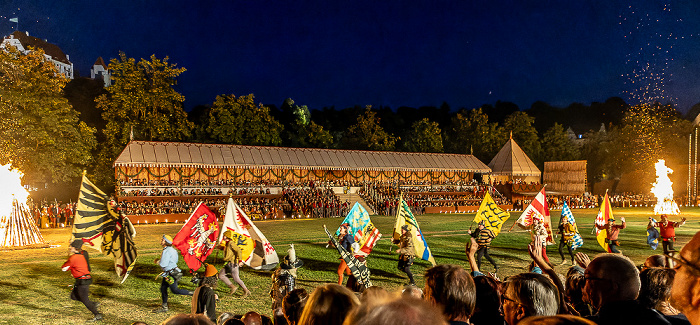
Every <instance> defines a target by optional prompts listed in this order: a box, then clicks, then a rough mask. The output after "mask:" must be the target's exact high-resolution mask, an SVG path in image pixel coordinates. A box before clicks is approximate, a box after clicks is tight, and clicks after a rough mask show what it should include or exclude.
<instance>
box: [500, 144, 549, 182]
mask: <svg viewBox="0 0 700 325" xmlns="http://www.w3.org/2000/svg"><path fill="white" fill-rule="evenodd" d="M489 167H490V168H491V170H492V171H493V174H494V175H511V176H538V177H539V176H540V175H541V174H542V173H541V172H540V170H539V168H537V166H535V163H533V162H532V160H530V158H529V157H528V156H527V155H526V154H525V151H523V149H521V148H520V146H519V145H518V144H517V143H515V141H514V140H513V138H510V140H508V142H506V144H505V145H504V146H503V148H501V151H499V152H498V154H496V157H493V159H491V162H490V163H489Z"/></svg>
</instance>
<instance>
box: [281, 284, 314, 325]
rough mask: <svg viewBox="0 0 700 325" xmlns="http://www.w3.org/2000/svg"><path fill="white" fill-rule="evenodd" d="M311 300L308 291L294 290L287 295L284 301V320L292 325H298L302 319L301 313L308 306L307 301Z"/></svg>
mask: <svg viewBox="0 0 700 325" xmlns="http://www.w3.org/2000/svg"><path fill="white" fill-rule="evenodd" d="M308 298H309V293H308V292H306V289H294V290H292V291H290V292H289V293H287V295H286V296H285V297H284V300H283V301H282V313H284V318H286V319H287V322H288V323H289V324H290V325H296V324H298V323H299V318H301V312H302V311H303V310H304V306H306V300H307V299H308Z"/></svg>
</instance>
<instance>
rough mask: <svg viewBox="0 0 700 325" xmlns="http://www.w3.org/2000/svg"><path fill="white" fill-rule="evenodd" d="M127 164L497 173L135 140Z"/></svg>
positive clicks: (432, 161) (382, 158)
mask: <svg viewBox="0 0 700 325" xmlns="http://www.w3.org/2000/svg"><path fill="white" fill-rule="evenodd" d="M528 161H529V160H528ZM531 163H532V162H531ZM121 166H124V167H199V168H236V167H246V168H261V169H263V168H264V169H268V168H276V169H312V170H315V169H318V170H362V171H458V172H472V173H482V174H483V173H489V172H491V169H489V167H488V166H486V165H485V164H484V163H482V162H481V161H480V160H479V159H477V158H476V157H474V156H472V155H458V154H440V153H414V152H387V151H362V150H335V149H311V148H282V147H256V146H242V145H225V144H204V143H183V142H156V141H131V142H129V143H128V144H127V145H126V148H124V150H123V151H122V153H121V154H120V155H119V157H117V159H116V161H115V162H114V167H121ZM538 172H539V171H538ZM538 175H539V174H538Z"/></svg>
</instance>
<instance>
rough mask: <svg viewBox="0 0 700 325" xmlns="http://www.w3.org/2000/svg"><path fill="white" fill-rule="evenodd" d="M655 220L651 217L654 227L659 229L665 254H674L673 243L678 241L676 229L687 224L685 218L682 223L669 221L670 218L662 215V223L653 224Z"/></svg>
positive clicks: (650, 220)
mask: <svg viewBox="0 0 700 325" xmlns="http://www.w3.org/2000/svg"><path fill="white" fill-rule="evenodd" d="M652 220H653V219H652V218H651V217H649V222H650V224H651V225H652V226H654V227H659V237H661V239H662V245H663V247H664V254H668V253H670V252H673V251H674V250H673V242H674V241H676V228H678V227H680V226H682V225H684V224H685V220H686V219H685V217H683V218H681V221H680V222H671V221H668V216H667V215H665V214H662V215H661V222H656V223H655V222H653V221H652Z"/></svg>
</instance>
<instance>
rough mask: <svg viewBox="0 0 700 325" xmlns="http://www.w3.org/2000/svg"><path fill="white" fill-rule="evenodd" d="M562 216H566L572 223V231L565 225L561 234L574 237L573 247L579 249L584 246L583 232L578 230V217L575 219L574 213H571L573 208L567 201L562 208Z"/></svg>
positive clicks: (572, 240)
mask: <svg viewBox="0 0 700 325" xmlns="http://www.w3.org/2000/svg"><path fill="white" fill-rule="evenodd" d="M561 218H566V221H567V222H568V223H569V224H570V225H571V227H570V231H567V229H566V228H567V227H564V230H563V231H562V234H561V235H562V236H564V237H565V238H566V237H572V239H571V249H577V248H579V247H581V246H583V237H581V233H579V231H578V226H577V225H576V219H574V214H573V213H571V209H570V208H569V206H568V205H567V204H566V202H564V206H563V207H562V208H561ZM560 223H561V221H560Z"/></svg>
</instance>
